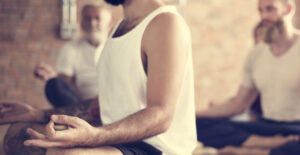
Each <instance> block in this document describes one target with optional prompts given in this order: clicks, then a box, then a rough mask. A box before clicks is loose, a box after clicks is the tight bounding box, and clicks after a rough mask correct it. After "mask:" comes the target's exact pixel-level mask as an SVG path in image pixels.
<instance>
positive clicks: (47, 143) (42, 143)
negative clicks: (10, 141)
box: [24, 139, 67, 148]
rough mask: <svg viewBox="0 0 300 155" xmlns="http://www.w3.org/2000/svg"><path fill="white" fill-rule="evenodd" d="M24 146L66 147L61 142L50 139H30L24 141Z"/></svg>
mask: <svg viewBox="0 0 300 155" xmlns="http://www.w3.org/2000/svg"><path fill="white" fill-rule="evenodd" d="M24 145H25V146H36V147H42V148H53V147H67V145H66V144H65V143H63V142H58V141H50V140H47V139H30V140H26V141H24Z"/></svg>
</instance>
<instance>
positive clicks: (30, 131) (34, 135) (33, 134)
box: [26, 128, 46, 139]
mask: <svg viewBox="0 0 300 155" xmlns="http://www.w3.org/2000/svg"><path fill="white" fill-rule="evenodd" d="M26 132H27V133H28V134H29V135H30V136H31V137H32V138H34V139H46V136H45V135H43V134H41V133H39V132H37V131H35V130H33V129H31V128H28V129H26Z"/></svg>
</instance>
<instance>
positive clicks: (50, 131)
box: [46, 120, 55, 140]
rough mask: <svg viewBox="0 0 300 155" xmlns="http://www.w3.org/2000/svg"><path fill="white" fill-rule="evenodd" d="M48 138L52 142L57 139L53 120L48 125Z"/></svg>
mask: <svg viewBox="0 0 300 155" xmlns="http://www.w3.org/2000/svg"><path fill="white" fill-rule="evenodd" d="M46 136H47V138H49V139H51V140H54V139H55V130H54V122H53V121H52V120H50V122H49V123H48V124H47V125H46Z"/></svg>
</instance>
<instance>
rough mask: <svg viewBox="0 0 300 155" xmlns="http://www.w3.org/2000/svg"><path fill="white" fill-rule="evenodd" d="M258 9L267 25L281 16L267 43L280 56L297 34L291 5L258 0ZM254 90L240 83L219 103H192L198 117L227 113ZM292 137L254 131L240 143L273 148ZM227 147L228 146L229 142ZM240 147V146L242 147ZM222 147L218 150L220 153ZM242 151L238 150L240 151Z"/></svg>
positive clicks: (239, 108)
mask: <svg viewBox="0 0 300 155" xmlns="http://www.w3.org/2000/svg"><path fill="white" fill-rule="evenodd" d="M258 10H259V13H260V16H261V22H262V24H263V26H264V27H265V28H267V29H268V28H271V27H273V26H275V23H276V22H277V21H279V20H283V22H284V25H285V27H284V28H285V29H284V33H282V34H281V35H280V36H279V38H278V40H277V41H276V40H275V41H274V42H272V43H270V44H269V46H270V47H271V49H272V50H271V52H272V53H273V55H274V56H276V57H280V56H281V55H283V54H284V53H286V52H287V51H288V49H289V48H290V47H291V46H292V45H293V43H294V41H295V39H296V38H297V36H298V34H297V33H296V31H295V29H294V28H293V27H292V21H291V18H290V16H291V15H292V14H293V11H294V5H292V4H290V3H289V4H286V3H283V1H282V0H259V1H258ZM258 93H259V92H258V90H257V89H256V88H255V87H253V88H248V87H245V86H242V85H241V86H240V88H239V90H238V92H237V94H236V96H235V97H233V99H231V100H229V101H226V102H225V103H222V104H214V105H215V106H213V107H211V108H209V109H206V110H203V109H200V108H199V107H198V108H197V107H196V116H197V117H199V118H201V117H212V118H213V117H230V116H234V115H237V114H241V113H242V112H244V111H245V110H247V109H248V108H249V107H250V106H251V104H252V103H253V101H254V100H255V98H256V97H257V95H258ZM295 137H296V138H294V139H293V138H292V139H291V137H278V136H275V137H273V138H272V139H270V137H267V138H265V137H260V136H257V135H253V136H250V137H249V138H248V139H247V140H246V141H245V142H244V143H243V145H242V146H243V147H250V146H251V148H253V147H257V148H259V149H261V147H262V146H263V147H264V149H266V148H269V149H270V148H274V147H277V146H279V145H281V144H284V143H286V142H288V141H290V140H296V139H297V137H298V136H295ZM229 147H230V146H229ZM243 149H244V148H243ZM269 149H267V150H263V152H268V150H269ZM224 150H226V152H227V153H228V152H229V151H228V150H230V151H232V152H231V153H232V154H243V153H245V152H243V151H240V150H239V148H234V149H232V147H230V149H228V148H224ZM224 150H222V149H221V150H220V153H222V152H223V151H224ZM241 152H242V153H241Z"/></svg>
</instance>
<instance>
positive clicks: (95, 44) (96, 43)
mask: <svg viewBox="0 0 300 155" xmlns="http://www.w3.org/2000/svg"><path fill="white" fill-rule="evenodd" d="M87 42H88V43H89V44H90V45H92V46H94V47H98V46H99V45H100V42H101V41H92V40H88V41H87Z"/></svg>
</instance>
